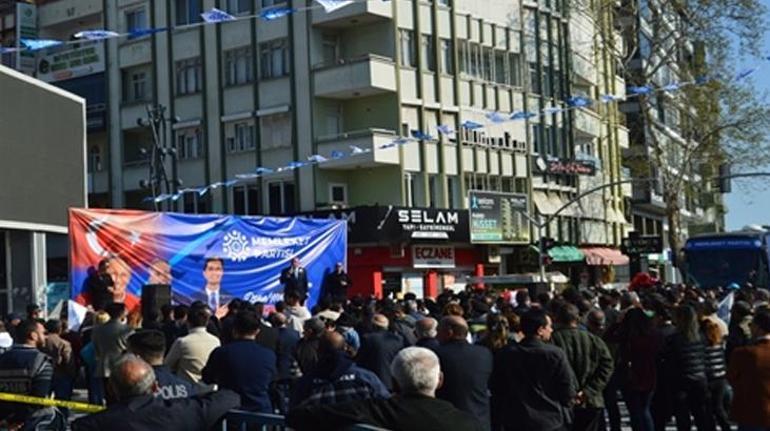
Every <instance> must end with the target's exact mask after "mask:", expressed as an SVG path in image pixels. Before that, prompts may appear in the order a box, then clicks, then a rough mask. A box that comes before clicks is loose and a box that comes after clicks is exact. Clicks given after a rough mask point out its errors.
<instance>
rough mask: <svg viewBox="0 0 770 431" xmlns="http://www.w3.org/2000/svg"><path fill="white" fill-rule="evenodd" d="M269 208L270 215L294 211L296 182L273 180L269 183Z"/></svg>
mask: <svg viewBox="0 0 770 431" xmlns="http://www.w3.org/2000/svg"><path fill="white" fill-rule="evenodd" d="M267 200H268V202H267V203H268V210H269V212H270V215H283V214H292V213H294V208H295V205H294V183H289V182H273V183H270V184H269V185H268V198H267Z"/></svg>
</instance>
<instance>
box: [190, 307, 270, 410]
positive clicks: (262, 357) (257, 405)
mask: <svg viewBox="0 0 770 431" xmlns="http://www.w3.org/2000/svg"><path fill="white" fill-rule="evenodd" d="M257 332H259V318H258V317H257V315H256V314H254V313H253V312H251V311H240V312H238V315H237V316H236V317H235V323H234V324H233V338H234V341H233V342H232V343H230V344H228V345H225V346H222V347H217V348H216V349H214V351H212V352H211V355H210V356H209V359H208V362H207V363H206V366H205V367H204V368H203V371H202V376H203V381H204V382H205V383H208V384H214V383H216V384H217V385H219V387H220V388H224V389H230V390H233V391H235V392H236V393H238V395H240V396H241V402H242V404H241V406H242V407H243V408H244V409H246V410H251V411H256V412H260V413H272V411H273V408H272V403H271V401H270V396H269V394H268V387H269V385H270V382H272V381H273V379H274V377H275V364H276V360H275V353H273V351H272V350H269V349H266V348H264V347H262V346H260V345H259V344H258V343H256V342H255V341H254V340H255V338H256V337H257Z"/></svg>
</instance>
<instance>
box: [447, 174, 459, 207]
mask: <svg viewBox="0 0 770 431" xmlns="http://www.w3.org/2000/svg"><path fill="white" fill-rule="evenodd" d="M457 181H458V178H457V177H456V176H447V178H446V197H447V202H448V204H449V208H458V204H459V202H458V199H457V196H456V195H457V194H459V193H460V186H459V184H457Z"/></svg>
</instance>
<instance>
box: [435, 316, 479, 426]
mask: <svg viewBox="0 0 770 431" xmlns="http://www.w3.org/2000/svg"><path fill="white" fill-rule="evenodd" d="M467 338H468V324H467V323H466V322H465V319H463V318H462V317H459V316H447V317H444V318H443V319H441V323H439V325H438V340H439V342H440V343H441V345H440V346H439V347H438V348H437V349H436V354H437V355H438V358H439V360H440V361H441V371H442V372H443V373H444V384H443V385H442V386H441V387H440V388H439V389H438V391H437V392H436V397H437V398H440V399H442V400H447V401H449V402H450V403H452V405H454V406H455V407H457V408H458V409H460V410H462V411H464V412H466V413H470V414H471V415H473V417H475V418H477V419H478V420H479V421H481V424H482V426H483V429H486V430H488V429H489V427H490V425H491V422H490V416H489V389H488V384H489V377H490V376H491V375H492V362H493V360H492V353H490V351H489V349H486V348H484V347H481V346H475V345H473V344H470V343H468V341H467Z"/></svg>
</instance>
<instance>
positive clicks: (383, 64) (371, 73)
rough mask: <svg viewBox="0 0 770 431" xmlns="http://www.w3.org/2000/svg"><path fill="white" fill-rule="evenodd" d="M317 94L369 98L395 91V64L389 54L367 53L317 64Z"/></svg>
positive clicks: (315, 71) (333, 96) (321, 95)
mask: <svg viewBox="0 0 770 431" xmlns="http://www.w3.org/2000/svg"><path fill="white" fill-rule="evenodd" d="M313 79H314V80H315V82H314V84H315V85H314V87H315V96H316V97H329V98H333V99H350V98H355V97H367V96H373V95H377V94H382V93H388V92H395V91H396V66H395V64H394V63H393V60H391V59H390V58H387V57H381V56H378V55H373V54H368V55H365V56H362V57H357V58H353V59H346V60H339V61H336V62H334V63H322V64H319V65H316V66H315V67H314V73H313Z"/></svg>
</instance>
